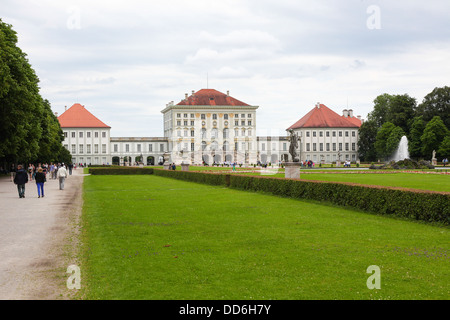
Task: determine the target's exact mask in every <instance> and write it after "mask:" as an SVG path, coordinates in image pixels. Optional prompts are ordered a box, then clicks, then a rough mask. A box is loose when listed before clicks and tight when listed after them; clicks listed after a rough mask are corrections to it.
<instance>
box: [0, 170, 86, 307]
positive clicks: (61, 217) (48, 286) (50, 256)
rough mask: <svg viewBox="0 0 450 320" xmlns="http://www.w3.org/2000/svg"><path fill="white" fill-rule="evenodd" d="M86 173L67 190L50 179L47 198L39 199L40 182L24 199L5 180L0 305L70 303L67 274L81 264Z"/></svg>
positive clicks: (0, 197)
mask: <svg viewBox="0 0 450 320" xmlns="http://www.w3.org/2000/svg"><path fill="white" fill-rule="evenodd" d="M82 172H83V171H82V169H77V170H73V172H72V175H71V176H69V177H68V178H67V179H66V181H65V187H64V190H59V182H58V180H51V179H49V175H48V176H47V182H46V183H45V184H44V192H45V197H44V198H38V195H37V187H36V183H35V181H34V180H33V181H28V183H27V184H26V187H25V198H23V199H20V198H19V196H18V192H17V186H16V185H15V184H14V183H13V182H11V179H10V177H1V178H0V299H2V300H55V299H67V298H69V296H70V293H71V292H69V290H68V289H67V287H66V280H67V278H68V277H69V276H70V275H69V274H66V271H67V267H68V266H69V265H71V264H76V261H73V259H75V258H74V256H75V250H76V247H77V246H76V239H77V237H76V234H77V231H78V229H77V227H78V222H79V221H78V219H79V217H80V213H81V205H82V196H81V195H82V192H81V190H82V182H83V174H82Z"/></svg>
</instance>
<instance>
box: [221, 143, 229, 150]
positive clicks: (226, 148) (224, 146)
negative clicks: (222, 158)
mask: <svg viewBox="0 0 450 320" xmlns="http://www.w3.org/2000/svg"><path fill="white" fill-rule="evenodd" d="M229 150H230V146H229V144H228V141H225V142H224V143H223V151H229Z"/></svg>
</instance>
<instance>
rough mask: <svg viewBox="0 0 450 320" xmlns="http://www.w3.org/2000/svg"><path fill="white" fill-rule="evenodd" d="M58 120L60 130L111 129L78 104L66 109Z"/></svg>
mask: <svg viewBox="0 0 450 320" xmlns="http://www.w3.org/2000/svg"><path fill="white" fill-rule="evenodd" d="M58 120H59V123H60V125H61V128H111V127H110V126H108V125H106V124H104V123H103V122H102V121H100V120H99V119H98V118H97V117H96V116H94V115H93V114H92V113H90V112H89V111H88V110H87V109H86V108H85V107H84V106H82V105H81V104H79V103H75V104H74V105H73V106H71V107H70V108H69V109H67V110H66V111H65V112H64V113H63V114H61V115H60V116H59V117H58Z"/></svg>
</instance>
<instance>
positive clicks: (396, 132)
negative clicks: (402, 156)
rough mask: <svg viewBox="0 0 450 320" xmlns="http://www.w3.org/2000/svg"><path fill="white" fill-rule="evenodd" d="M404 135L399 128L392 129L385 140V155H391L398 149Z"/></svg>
mask: <svg viewBox="0 0 450 320" xmlns="http://www.w3.org/2000/svg"><path fill="white" fill-rule="evenodd" d="M404 135H405V132H404V131H403V129H402V128H400V127H395V128H394V129H392V131H391V133H390V134H389V137H388V138H387V140H386V154H387V155H388V156H390V155H392V154H393V153H394V152H395V151H396V150H397V148H398V145H399V143H400V140H401V139H402V137H403V136H404Z"/></svg>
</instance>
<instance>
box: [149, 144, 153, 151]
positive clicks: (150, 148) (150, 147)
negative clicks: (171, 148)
mask: <svg viewBox="0 0 450 320" xmlns="http://www.w3.org/2000/svg"><path fill="white" fill-rule="evenodd" d="M148 151H149V152H153V145H152V144H151V143H150V144H149V145H148Z"/></svg>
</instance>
